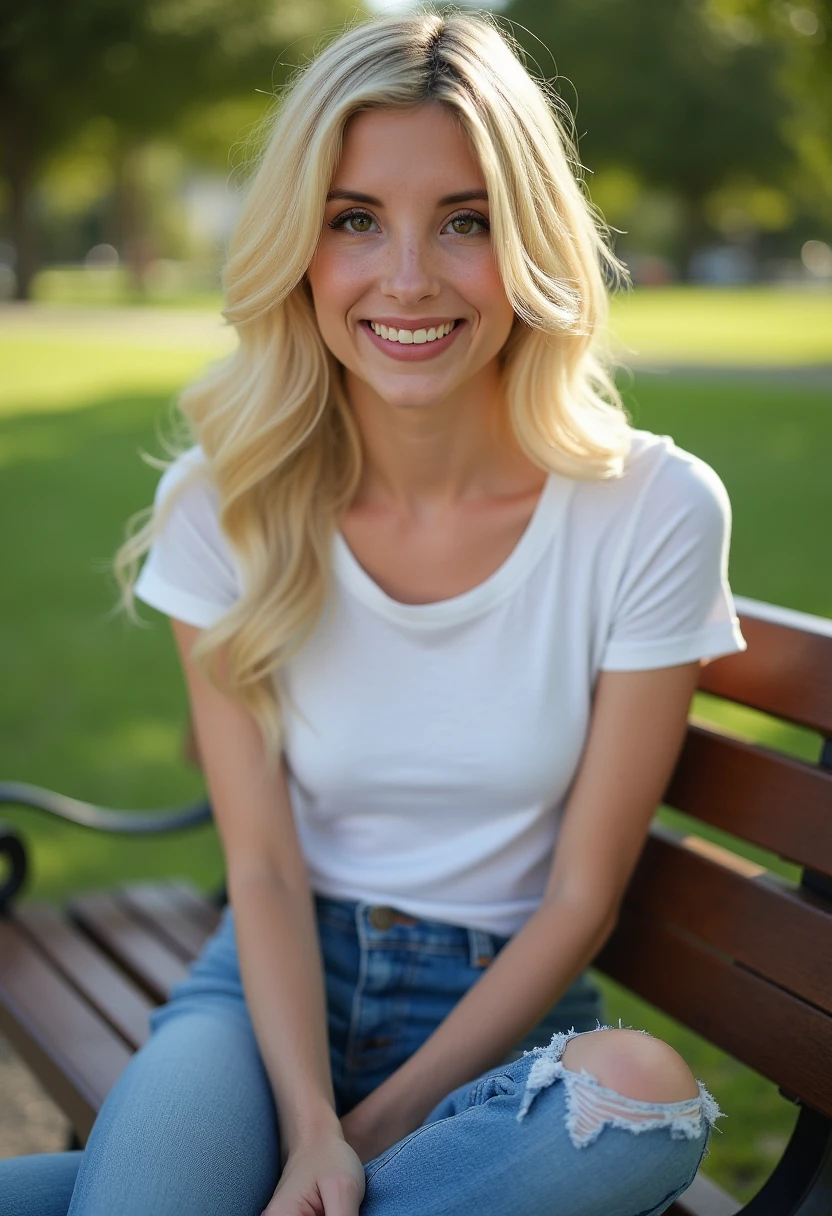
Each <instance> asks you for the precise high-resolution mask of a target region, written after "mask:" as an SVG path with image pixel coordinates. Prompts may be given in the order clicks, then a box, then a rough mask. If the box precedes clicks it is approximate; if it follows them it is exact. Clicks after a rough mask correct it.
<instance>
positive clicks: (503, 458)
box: [345, 368, 540, 516]
mask: <svg viewBox="0 0 832 1216" xmlns="http://www.w3.org/2000/svg"><path fill="white" fill-rule="evenodd" d="M345 385H346V390H347V394H348V397H349V401H350V405H351V407H352V410H353V414H354V416H355V419H356V422H357V425H358V429H359V431H360V434H361V441H362V448H363V456H364V461H363V470H362V477H361V484H360V486H359V489H358V493H357V494H356V498H355V500H354V504H353V505H355V506H371V505H374V506H387V507H393V508H394V509H397V510H400V511H402V512H403V513H405V514H408V515H414V516H418V515H422V514H424V513H426V512H429V513H432V512H435V511H437V510H441V509H442V508H443V507H451V506H453V505H454V504H455V503H457V502H462V501H464V500H470V499H475V498H479V497H482V496H486V495H491V494H500V493H506V492H511V491H512V490H514V489H516V488H517V487H522V486H523V485H524V484H525V485H528V484H529V478H530V474H531V479H532V480H533V481H536V480H539V478H540V470H539V469H537V468H536V466H534V465H532V463H531V461H530V460H529V459H528V458H527V457H526V456H525V454H524V453H523V452H522V451H521V449H520V448H519V446H518V444H517V441H516V439H515V437H514V434H513V432H512V429H511V425H510V423H509V421H508V411H507V404H506V400H505V394H504V392H503V389H502V385H501V383H500V381H499V377H498V374H497V373H496V369H493V370H492V369H490V368H486V369H483V373H481V374H480V375H479V376H476V377H473V378H472V379H471V380H470V381H468V382H467V383H466V384H465V385H464V386H463V387H462V389H461V390H459V391H457V392H456V393H455V394H454V396H453V397H452V398H450V397H449V398H446V399H444V400H442V401H437V402H433V403H431V404H429V405H419V406H407V405H399V404H396V405H391V404H390V403H389V402H387V401H384V400H383V399H382V398H381V397H379V396H378V395H377V394H376V393H375V392H374V391H373V390H372V389H370V388H369V386H368V385H367V384H366V383H364V382H363V381H359V380H357V379H356V378H354V377H352V376H351V375H350V374H349V373H347V374H346V380H345Z"/></svg>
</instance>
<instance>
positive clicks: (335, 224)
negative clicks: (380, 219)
mask: <svg viewBox="0 0 832 1216" xmlns="http://www.w3.org/2000/svg"><path fill="white" fill-rule="evenodd" d="M365 215H367V216H369V217H370V219H371V220H374V219H375V216H374V215H370V212H369V211H362V210H361V209H360V208H359V207H354V208H353V209H352V210H351V211H345V212H344V213H343V214H342V215H339V216H336V218H335V219H334V220H330V221H329V227H330V228H343V227H344V225H345V224H346V223H347V221H348V220H351V219H355V218H356V217H357V216H365ZM454 220H474V222H475V223H477V224H480V225H481V226H482V228H483V230H484V231H485V232H490V231H491V225H490V224H489V222H488V220H487V219H486V218H485V216H484V215H480V214H479V213H478V212H476V211H458V212H457V213H456V215H452V216H451V218H450V219H449V220H448V223H449V224H452V223H453V222H454ZM347 231H348V232H349V231H350V230H349V229H347ZM351 235H352V236H366V235H367V233H366V232H352V233H351ZM454 235H455V236H479V235H480V234H479V233H477V232H457V233H455V234H454Z"/></svg>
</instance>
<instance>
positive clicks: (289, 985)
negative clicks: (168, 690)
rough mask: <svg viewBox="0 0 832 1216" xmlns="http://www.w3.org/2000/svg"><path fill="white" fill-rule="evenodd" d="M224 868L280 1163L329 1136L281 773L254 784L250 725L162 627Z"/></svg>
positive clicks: (300, 886) (318, 1005) (319, 1008)
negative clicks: (172, 647) (184, 688)
mask: <svg viewBox="0 0 832 1216" xmlns="http://www.w3.org/2000/svg"><path fill="white" fill-rule="evenodd" d="M171 626H172V628H173V632H174V637H175V638H176V643H177V646H178V648H179V654H180V658H181V662H182V668H183V671H184V673H185V678H186V680H187V684H188V690H189V694H190V702H191V714H192V718H193V725H194V730H195V733H196V738H197V743H198V748H199V754H200V756H201V759H202V763H203V769H204V772H205V776H206V780H207V784H208V788H209V791H210V796H211V803H212V806H213V810H214V819H215V821H216V824H217V829H218V831H219V834H220V837H221V840H222V844H223V850H224V853H225V861H226V871H227V875H226V879H227V887H228V894H229V901H230V903H231V906H232V907H233V909H234V919H235V925H236V932H237V949H238V953H239V957H240V970H241V974H242V979H243V987H244V990H245V995H246V1001H247V1004H248V1007H249V1011H250V1014H251V1018H252V1022H253V1024H254V1029H255V1034H256V1036H257V1041H258V1045H259V1047H260V1051H261V1055H262V1057H263V1062H264V1064H265V1067H266V1070H267V1072H268V1075H269V1080H270V1081H271V1085H272V1089H273V1091H274V1096H275V1105H276V1107H277V1111H278V1121H279V1127H280V1148H281V1164H285V1162H286V1159H287V1157H288V1156H289V1154H290V1153H294V1152H295V1151H296V1150H297V1149H298V1147H299V1146H302V1145H303V1144H306V1143H312V1142H315V1141H317V1140H318V1139H319V1138H320V1137H321V1135H328V1134H332V1135H335V1136H340V1135H341V1125H340V1122H339V1120H338V1118H337V1116H336V1114H335V1099H334V1094H333V1088H332V1075H331V1070H330V1064H329V1044H328V1038H327V1028H326V1002H325V995H324V994H325V989H324V981H323V970H322V964H321V957H320V950H319V946H318V937H317V926H316V924H315V914H314V906H313V902H312V896H311V893H310V889H309V880H308V877H307V873H306V866H305V862H304V860H303V856H302V854H301V850H300V846H299V843H298V838H297V832H296V829H295V824H294V819H293V817H292V810H291V806H290V803H289V796H288V791H287V789H286V780H285V773H284V770H283V766H282V765H281V766H280V768H279V769H276V770H275V774H274V776H266V770H265V762H264V749H263V743H262V739H261V735H260V731H259V728H258V727H257V724H256V722H255V721H254V719H253V717H252V716H251V714H250V713H249V712H248V711H247V710H246V709H245V708H244V707H243V706H242V705H241V704H239V703H237V702H234V701H233V700H230V699H229V698H227V697H225V696H223V695H222V694H221V693H220V692H219V691H217V689H215V688H214V687H213V685H211V684H209V683H208V681H207V680H206V679H205V677H204V676H203V675H202V674H201V673H200V671H199V670H198V669H197V667H196V665H195V664H194V663H193V662H192V660H191V658H190V652H191V648H192V646H193V644H194V642H195V641H196V639H197V637H198V636H199V630H198V629H197V628H195V627H194V626H192V625H187V624H185V623H184V622H182V621H177V620H173V619H171Z"/></svg>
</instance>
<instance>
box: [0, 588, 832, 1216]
mask: <svg viewBox="0 0 832 1216" xmlns="http://www.w3.org/2000/svg"><path fill="white" fill-rule="evenodd" d="M737 607H738V611H739V614H740V619H741V622H742V629H743V633H744V635H745V637H746V639H747V641H748V649H747V651H745V652H743V653H741V654H733V655H729V656H726V657H723V658H720V659H716V660H714V661H713V662H712V663H710V664H708V665H707V666H706V667H704V668H703V669H702V675H701V679H700V688H701V689H702V690H703V691H706V692H708V693H712V694H715V695H716V696H718V697H721V698H725V699H726V700H727V701H730V702H735V703H738V704H741V705H746V706H750V707H752V708H754V709H757V710H761V711H763V712H764V713H766V714H770V715H773V716H774V717H776V718H779V719H781V720H784V721H786V722H790V723H796V724H799V725H801V726H804V727H809V728H810V729H812V730H813V731H816V732H819V733H820V735H821V737H822V740H823V742H822V748H821V749H820V755H819V757H818V760H817V762H816V763H808V762H804V761H801V760H796V759H793V758H790V757H787V756H785V755H782V754H780V753H777V752H774V751H771V750H769V749H767V748H766V747H763V746H760V745H757V744H755V743H752V742H748V741H745V740H743V739H740V738H738V737H736V736H734V735H728V734H726V733H724V732H723V731H720V730H718V729H716V728H714V727H712V726H710V725H707V724H705V723H703V722H701V721H692V722H691V723H690V724H689V729H688V734H687V738H686V741H685V745H684V749H683V751H682V754H681V757H680V759H679V763H678V765H677V767H676V770H675V772H674V775H673V778H672V780H671V782H670V785H669V787H668V790H667V793H666V796H665V799H664V802H665V804H666V805H667V806H670V807H674V808H676V809H678V810H679V811H682V812H685V813H686V814H687V815H689V816H693V817H695V819H698V820H699V821H701V822H702V823H704V824H708V825H711V826H712V827H716V828H718V829H721V830H722V831H723V832H725V833H728V834H729V838H728V842H729V843H731V838H735V839H736V841H737V842H743V841H745V842H749V843H751V844H753V845H756V846H760V847H762V848H763V849H765V850H769V851H770V852H771V853H774V854H776V855H778V856H779V857H781V858H784V859H786V860H788V861H789V862H792V863H794V864H795V865H797V866H798V867H800V868H801V872H802V877H801V880H800V882H799V884H795V883H791V882H788V881H786V880H785V879H783V878H779V877H777V876H775V875H774V874H772V873H770V872H768V871H766V870H764V869H763V868H762V867H760V866H758V865H756V864H752V863H751V862H749V861H748V860H747V859H746V858H745V857H742V856H739V855H737V854H736V853H734V852H732V851H731V850H730V848H726V847H725V846H723V845H715V844H713V843H712V842H711V841H710V840H708V839H704V838H703V837H701V836H698V835H697V834H696V833H695V831H693V830H691V831H689V832H684V831H671V830H669V829H668V828H667V827H666V826H665V825H664V824H662V823H659V822H656V823H654V825H653V827H652V828H651V832H650V836H649V839H648V841H647V843H646V846H645V849H644V852H643V854H642V857H641V859H640V861H639V864H638V867H637V870H636V873H635V875H634V877H633V880H632V882H631V884H630V886H629V888H628V891H627V896H626V900H625V903H624V907H623V910H622V914H621V917H620V920H619V923H618V925H617V928H616V930H615V933H614V935H613V936H612V937H611V938H610V940H609V942H608V943H607V945H606V946H605V947H604V949H603V950H602V952H601V954H600V955H599V957H598V958H597V960H596V963H595V965H596V966H597V967H598V968H599V969H600V970H601V971H603V972H605V973H606V974H607V975H609V976H611V977H612V978H613V979H614V980H616V981H618V982H619V983H621V984H623V985H625V986H626V987H627V988H629V989H631V990H632V991H633V992H635V993H637V994H638V995H639V996H641V997H643V998H644V999H645V1000H647V1001H649V1002H650V1003H651V1004H653V1005H655V1006H657V1007H658V1008H659V1009H662V1010H664V1011H666V1012H667V1013H668V1014H670V1015H671V1016H672V1017H673V1018H676V1019H677V1020H678V1021H679V1022H681V1023H683V1024H685V1025H687V1026H689V1027H690V1028H691V1029H693V1030H694V1031H695V1032H697V1033H698V1034H700V1035H702V1036H703V1037H704V1038H705V1039H707V1040H709V1041H710V1042H711V1043H714V1044H716V1045H717V1046H718V1047H720V1048H721V1049H723V1050H724V1051H726V1052H728V1053H729V1054H730V1055H731V1056H733V1057H735V1058H736V1059H737V1060H740V1061H742V1062H743V1063H744V1064H746V1065H748V1066H749V1067H750V1068H752V1069H754V1070H755V1071H756V1072H758V1073H760V1074H762V1075H763V1076H765V1077H767V1078H769V1079H770V1080H771V1081H773V1082H774V1083H775V1084H776V1085H777V1086H778V1088H779V1091H780V1093H781V1094H782V1095H783V1097H784V1100H786V1101H789V1102H793V1103H795V1104H796V1105H797V1107H798V1108H799V1113H798V1116H797V1122H796V1125H795V1129H794V1132H793V1134H792V1137H791V1139H790V1141H789V1143H788V1145H787V1147H786V1149H785V1151H784V1153H783V1155H782V1158H781V1159H780V1161H779V1162H778V1164H777V1166H776V1168H775V1169H774V1172H773V1173H772V1175H771V1177H770V1178H769V1179H768V1181H767V1182H766V1183H765V1184H764V1185H763V1187H762V1189H761V1190H760V1191H759V1192H758V1194H757V1195H756V1196H755V1197H754V1198H753V1199H752V1200H751V1201H750V1202H749V1203H748V1204H747V1205H746V1206H745V1207H742V1205H740V1204H739V1203H737V1202H736V1201H735V1200H734V1199H732V1198H731V1197H730V1196H729V1195H727V1194H726V1193H725V1192H724V1191H723V1190H721V1189H720V1188H718V1187H717V1186H715V1185H714V1184H713V1183H712V1182H711V1181H709V1180H708V1179H707V1178H705V1177H704V1176H703V1175H702V1174H701V1173H700V1175H699V1176H698V1177H697V1179H696V1180H695V1182H694V1184H693V1185H692V1186H691V1187H690V1188H689V1189H688V1191H686V1192H685V1194H684V1196H683V1197H682V1198H681V1199H680V1200H678V1201H677V1202H676V1204H674V1206H673V1208H672V1209H670V1210H671V1211H672V1212H673V1213H676V1216H682V1214H684V1216H732V1214H733V1213H738V1212H740V1211H742V1212H744V1213H745V1214H746V1216H787V1214H788V1216H830V1214H831V1213H832V622H829V621H826V620H821V619H820V618H817V617H812V616H807V615H805V614H803V613H796V612H791V611H789V610H786V609H781V608H776V607H772V606H770V605H767V604H762V603H758V602H756V601H753V600H746V599H740V598H738V599H737ZM0 802H6V803H12V804H23V805H27V806H31V807H37V808H40V809H42V810H46V811H49V812H51V813H53V814H56V815H58V816H60V817H62V818H64V819H68V820H72V821H73V822H75V823H78V824H82V825H84V826H86V827H88V828H95V829H99V830H103V831H116V832H121V833H124V832H128V833H129V832H147V831H154V832H165V831H171V830H178V829H182V828H184V827H186V826H188V825H192V824H197V823H201V822H204V821H205V820H207V819H208V818H209V817H210V813H211V811H210V807H209V806H208V804H207V803H203V804H200V805H198V806H196V807H193V808H189V809H187V810H184V811H179V812H164V813H156V814H154V815H150V814H146V813H128V812H119V811H109V810H103V809H100V808H98V807H94V806H91V805H89V804H87V803H83V802H78V801H75V800H73V799H70V798H66V797H63V796H61V795H58V794H53V793H49V792H47V791H44V790H39V789H36V788H34V787H32V786H28V785H22V784H14V783H5V784H0ZM0 847H1V848H2V850H3V851H4V852H5V854H6V856H7V860H8V862H9V863H10V865H9V875H8V878H7V880H6V882H5V885H4V887H3V888H2V889H0V906H1V907H2V915H0V1031H2V1032H3V1033H4V1034H5V1035H6V1036H7V1037H8V1038H9V1040H10V1041H11V1043H12V1045H13V1046H14V1047H15V1048H16V1050H17V1051H18V1052H19V1054H20V1055H21V1056H22V1058H23V1059H24V1060H25V1061H26V1062H27V1063H28V1065H29V1067H30V1068H31V1069H32V1070H33V1071H34V1073H35V1074H36V1075H37V1077H38V1078H39V1079H40V1081H41V1083H42V1084H43V1086H44V1087H45V1089H46V1090H47V1091H48V1092H49V1093H50V1094H51V1096H52V1098H53V1099H54V1100H55V1102H56V1103H57V1104H58V1105H59V1106H60V1107H61V1108H62V1109H63V1110H64V1111H65V1112H66V1114H67V1116H68V1117H69V1119H70V1121H71V1123H72V1126H73V1128H74V1135H75V1137H76V1141H75V1142H76V1143H78V1144H83V1143H84V1142H85V1140H86V1137H87V1135H88V1133H89V1130H90V1127H91V1125H92V1123H93V1120H94V1118H95V1115H96V1112H97V1110H98V1109H99V1107H100V1106H101V1103H102V1102H103V1100H104V1097H105V1095H106V1094H107V1092H108V1090H109V1089H110V1087H111V1086H112V1084H113V1083H114V1081H115V1080H116V1078H117V1077H118V1075H119V1073H120V1072H121V1070H122V1069H123V1068H124V1066H125V1065H126V1063H127V1061H128V1059H129V1058H130V1055H131V1053H132V1052H133V1051H135V1050H136V1048H137V1047H138V1046H139V1045H140V1044H141V1043H142V1042H144V1040H145V1039H146V1038H147V1035H148V1027H147V1014H148V1011H149V1010H150V1009H151V1008H152V1007H153V1006H154V1005H156V1004H157V1003H159V1002H162V1001H164V1000H165V998H166V996H167V994H168V992H169V991H170V988H171V986H172V984H174V983H175V982H176V981H177V980H178V979H179V978H180V977H182V976H183V975H185V972H186V968H187V966H188V963H189V960H191V959H192V958H193V957H194V956H195V955H196V954H197V952H198V951H199V949H200V947H201V946H202V944H203V942H204V941H205V939H206V937H207V936H208V935H209V934H210V933H211V931H212V930H213V929H214V927H215V926H216V924H217V922H218V918H219V913H220V909H221V905H222V902H223V898H224V896H223V894H222V893H219V894H218V895H216V896H214V897H206V896H204V895H202V894H200V893H199V892H198V891H197V890H195V889H194V887H193V886H192V885H189V884H188V883H187V882H182V881H169V882H162V883H150V884H143V885H142V884H140V885H132V886H127V887H123V888H120V889H118V890H114V891H113V890H110V891H104V892H94V893H83V894H79V895H77V896H76V897H75V898H74V899H72V900H70V901H69V904H68V906H67V907H66V908H62V909H56V908H54V907H51V906H49V905H47V904H43V903H28V904H27V903H16V902H14V901H13V896H14V895H15V894H16V893H17V891H18V890H19V889H20V887H21V885H22V882H23V879H24V876H25V872H26V859H25V852H24V848H23V844H22V842H21V840H20V837H19V836H18V834H17V833H16V832H15V831H13V830H12V829H11V828H9V827H7V826H6V827H4V828H3V830H2V840H0ZM718 1097H719V1095H718V1094H717V1098H718ZM732 1130H733V1126H732Z"/></svg>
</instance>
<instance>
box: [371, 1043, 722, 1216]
mask: <svg viewBox="0 0 832 1216" xmlns="http://www.w3.org/2000/svg"><path fill="white" fill-rule="evenodd" d="M589 1033H592V1032H589ZM570 1037H572V1036H570V1035H568V1034H561V1035H555V1036H554V1039H553V1041H552V1043H550V1044H549V1045H548V1046H546V1047H543V1048H537V1049H535V1051H533V1052H531V1053H529V1054H527V1055H525V1056H523V1057H522V1058H521V1059H519V1060H515V1061H513V1062H511V1063H508V1064H505V1065H501V1066H500V1067H498V1068H496V1069H492V1070H490V1071H489V1072H487V1073H484V1074H483V1075H482V1076H481V1077H479V1078H477V1079H476V1080H475V1081H473V1082H471V1083H469V1084H467V1085H463V1086H460V1087H459V1088H458V1089H456V1090H454V1091H453V1092H452V1093H450V1094H448V1095H447V1097H445V1098H444V1099H443V1100H442V1101H441V1102H440V1103H439V1104H438V1105H437V1106H436V1107H435V1108H434V1110H433V1111H431V1113H430V1114H429V1115H428V1117H427V1118H426V1120H425V1122H424V1123H423V1124H422V1126H421V1127H419V1128H417V1129H416V1130H415V1131H414V1132H412V1133H411V1134H410V1135H409V1136H407V1137H405V1138H404V1139H403V1140H401V1141H399V1142H398V1143H397V1144H395V1145H392V1146H391V1147H390V1148H389V1149H388V1150H387V1151H386V1152H384V1153H382V1154H380V1155H379V1156H378V1157H376V1158H374V1160H372V1161H370V1162H368V1163H367V1164H366V1165H365V1176H366V1180H367V1187H366V1193H365V1198H364V1202H363V1203H362V1206H361V1216H409V1213H410V1212H411V1211H413V1210H418V1211H419V1213H420V1216H451V1214H452V1213H454V1214H455V1213H458V1212H461V1211H469V1210H471V1211H474V1210H476V1211H477V1212H478V1214H479V1216H658V1214H659V1213H660V1212H663V1211H665V1210H666V1209H667V1208H668V1207H669V1206H670V1205H671V1204H672V1203H673V1201H674V1199H676V1198H677V1197H678V1196H679V1195H680V1194H681V1193H682V1192H683V1191H684V1190H686V1189H687V1187H688V1186H689V1185H690V1184H691V1182H692V1181H693V1178H694V1177H695V1175H696V1171H697V1169H698V1166H699V1163H700V1162H701V1160H702V1157H703V1156H704V1154H705V1152H706V1147H707V1141H708V1136H709V1132H710V1126H711V1124H712V1122H713V1119H714V1118H715V1117H718V1108H717V1107H716V1104H715V1103H714V1101H713V1099H712V1098H711V1096H710V1095H709V1094H708V1093H707V1091H706V1090H705V1089H704V1086H702V1085H701V1083H700V1100H699V1101H697V1100H695V1099H694V1100H690V1099H689V1100H687V1102H685V1103H643V1102H635V1101H634V1100H632V1099H629V1098H625V1097H624V1096H623V1095H617V1094H614V1093H613V1091H611V1090H601V1089H600V1087H597V1090H596V1094H595V1095H594V1096H596V1097H597V1098H598V1099H599V1101H600V1099H604V1100H605V1101H607V1102H609V1101H612V1100H614V1105H615V1106H616V1108H617V1109H618V1110H619V1113H620V1112H624V1113H625V1114H629V1115H630V1116H632V1117H631V1118H629V1119H627V1118H621V1117H619V1118H618V1119H617V1120H616V1119H615V1118H613V1119H602V1120H601V1121H600V1128H599V1129H596V1131H595V1133H594V1134H592V1135H581V1134H579V1131H580V1129H579V1128H578V1127H577V1126H576V1120H575V1118H574V1117H573V1116H574V1113H575V1109H574V1104H573V1103H572V1101H571V1096H572V1091H573V1087H572V1086H570V1085H569V1083H568V1082H569V1081H570V1080H571V1079H576V1078H577V1076H578V1074H574V1073H573V1074H569V1072H568V1070H566V1069H564V1068H563V1065H562V1064H561V1062H560V1057H561V1055H562V1054H563V1050H564V1048H565V1045H566V1042H567V1041H568V1040H569V1038H570ZM581 1080H582V1081H583V1083H584V1084H585V1085H586V1084H588V1083H589V1081H591V1078H588V1074H586V1073H584V1074H581ZM596 1086H597V1083H596ZM600 1105H601V1106H602V1107H603V1105H604V1103H603V1102H601V1103H600ZM648 1107H649V1111H648V1110H647V1108H648ZM596 1109H597V1108H596ZM648 1114H649V1116H650V1118H649V1119H645V1117H644V1116H645V1115H648ZM636 1116H638V1119H637V1118H636ZM460 1162H464V1163H465V1167H464V1169H460Z"/></svg>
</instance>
